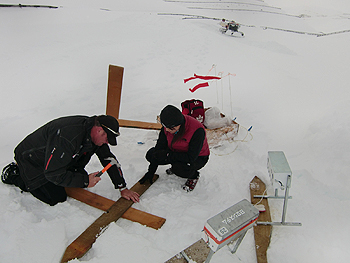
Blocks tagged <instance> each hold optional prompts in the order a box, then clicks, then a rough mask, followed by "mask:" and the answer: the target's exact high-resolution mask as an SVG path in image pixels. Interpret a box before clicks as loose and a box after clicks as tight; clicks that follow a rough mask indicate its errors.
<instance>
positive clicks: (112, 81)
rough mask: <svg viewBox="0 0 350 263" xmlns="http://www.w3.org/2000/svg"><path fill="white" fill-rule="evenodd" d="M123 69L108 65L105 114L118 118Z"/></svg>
mask: <svg viewBox="0 0 350 263" xmlns="http://www.w3.org/2000/svg"><path fill="white" fill-rule="evenodd" d="M123 74H124V68H123V67H119V66H114V65H109V68H108V89H107V107H106V114H107V115H111V116H113V117H114V118H116V119H118V118H119V109H120V98H121V94H122V85H123Z"/></svg>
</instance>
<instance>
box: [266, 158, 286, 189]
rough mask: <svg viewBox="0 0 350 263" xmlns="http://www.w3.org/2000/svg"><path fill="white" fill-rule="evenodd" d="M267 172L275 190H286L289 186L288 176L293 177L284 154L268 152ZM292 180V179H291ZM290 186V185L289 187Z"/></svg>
mask: <svg viewBox="0 0 350 263" xmlns="http://www.w3.org/2000/svg"><path fill="white" fill-rule="evenodd" d="M267 170H268V172H269V175H270V180H271V182H272V184H273V187H274V189H281V190H284V189H285V187H286V186H287V178H288V176H290V177H291V176H292V171H291V170H290V167H289V164H288V161H287V159H286V156H285V155H284V152H282V151H271V152H268V158H267ZM290 179H292V178H290ZM289 186H290V185H289Z"/></svg>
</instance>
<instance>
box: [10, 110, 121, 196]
mask: <svg viewBox="0 0 350 263" xmlns="http://www.w3.org/2000/svg"><path fill="white" fill-rule="evenodd" d="M95 118H96V116H93V117H87V116H70V117H62V118H58V119H55V120H52V121H50V122H48V123H47V124H45V125H44V126H42V127H40V128H39V129H37V130H36V131H34V132H33V133H31V134H29V135H28V136H27V137H26V138H25V139H24V140H23V141H22V142H21V143H20V144H19V145H18V146H17V147H16V149H15V159H16V161H17V164H18V166H19V169H20V175H21V177H22V179H23V181H24V183H25V185H26V189H27V191H32V190H35V189H36V188H38V187H40V186H42V185H44V184H46V183H47V182H48V181H50V182H52V183H54V184H56V185H59V186H63V187H81V188H83V187H87V186H88V184H89V177H88V173H87V172H86V171H85V170H84V168H85V166H86V165H87V164H88V162H89V161H90V158H91V156H92V155H93V154H95V153H96V155H97V156H98V158H99V160H100V162H101V164H102V165H103V166H106V165H107V164H108V163H109V161H108V160H105V158H107V157H113V158H115V156H114V155H113V154H112V153H111V151H110V149H109V146H108V145H107V144H104V145H102V146H100V147H99V146H96V145H95V144H94V143H93V142H92V141H91V135H90V133H91V128H92V127H93V125H94V121H95ZM107 172H108V174H109V176H110V178H111V180H112V182H113V184H114V186H115V188H122V187H125V186H126V183H125V180H124V178H123V173H122V171H121V169H120V168H118V167H116V166H115V165H113V166H112V167H111V168H110V169H109V170H108V171H107Z"/></svg>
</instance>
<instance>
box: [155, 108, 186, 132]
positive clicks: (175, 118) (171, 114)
mask: <svg viewBox="0 0 350 263" xmlns="http://www.w3.org/2000/svg"><path fill="white" fill-rule="evenodd" d="M160 122H161V123H162V125H163V126H165V127H167V128H169V129H171V128H174V127H175V126H178V125H181V124H183V123H184V122H185V118H184V116H183V114H182V113H181V111H180V110H179V109H178V108H176V107H175V106H173V105H167V106H166V107H165V108H164V109H163V110H162V111H161V113H160Z"/></svg>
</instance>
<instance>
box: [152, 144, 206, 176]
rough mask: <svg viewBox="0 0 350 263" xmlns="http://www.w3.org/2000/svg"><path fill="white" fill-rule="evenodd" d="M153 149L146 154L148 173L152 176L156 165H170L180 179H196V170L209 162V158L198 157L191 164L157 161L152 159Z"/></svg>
mask: <svg viewBox="0 0 350 263" xmlns="http://www.w3.org/2000/svg"><path fill="white" fill-rule="evenodd" d="M155 151H156V150H155V148H154V147H152V148H151V149H149V150H148V152H147V153H146V159H147V161H149V162H150V164H149V166H148V172H149V173H150V174H154V173H155V172H156V170H157V168H158V165H167V164H171V170H172V172H173V173H174V174H175V175H177V176H179V177H182V178H189V179H195V178H197V177H198V175H199V172H198V170H199V169H201V168H203V167H204V166H205V165H206V163H207V162H208V160H209V156H198V157H197V159H196V160H195V161H194V162H193V163H192V164H189V163H183V162H176V161H175V162H170V161H168V160H164V161H158V160H156V159H155V158H154V157H153V154H154V152H155Z"/></svg>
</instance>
